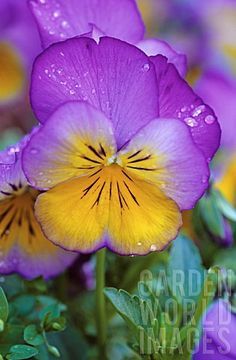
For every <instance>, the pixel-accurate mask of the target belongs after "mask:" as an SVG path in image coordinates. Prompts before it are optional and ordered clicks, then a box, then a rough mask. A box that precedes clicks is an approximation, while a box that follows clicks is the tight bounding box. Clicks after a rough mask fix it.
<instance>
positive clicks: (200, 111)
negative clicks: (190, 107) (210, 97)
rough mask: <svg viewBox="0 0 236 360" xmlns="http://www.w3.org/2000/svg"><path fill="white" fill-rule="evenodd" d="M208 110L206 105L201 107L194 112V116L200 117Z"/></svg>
mask: <svg viewBox="0 0 236 360" xmlns="http://www.w3.org/2000/svg"><path fill="white" fill-rule="evenodd" d="M205 110H206V106H205V105H199V106H198V107H197V108H196V109H195V110H194V111H193V112H192V116H194V117H196V116H198V115H200V114H201V113H202V112H203V111H205Z"/></svg>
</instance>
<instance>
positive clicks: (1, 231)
mask: <svg viewBox="0 0 236 360" xmlns="http://www.w3.org/2000/svg"><path fill="white" fill-rule="evenodd" d="M37 195H38V192H37V191H35V190H29V189H27V190H23V189H22V192H21V193H20V194H15V195H12V196H8V197H6V198H5V199H4V200H1V201H0V250H1V251H2V252H3V253H4V254H5V255H7V254H8V252H9V251H10V250H11V249H12V247H13V246H15V245H17V246H19V248H20V249H21V250H22V251H24V252H25V253H26V254H28V255H30V256H38V255H41V256H46V257H47V256H51V255H52V254H53V253H55V252H56V251H57V247H56V246H55V245H53V244H52V243H51V242H50V241H49V240H48V239H46V238H45V236H44V235H43V233H42V230H41V228H40V225H39V223H38V221H37V220H36V218H35V215H34V201H35V199H36V196H37Z"/></svg>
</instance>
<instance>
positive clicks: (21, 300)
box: [12, 295, 36, 316]
mask: <svg viewBox="0 0 236 360" xmlns="http://www.w3.org/2000/svg"><path fill="white" fill-rule="evenodd" d="M35 302H36V299H35V297H34V296H32V295H21V296H18V297H17V298H16V299H15V300H14V301H13V302H12V304H13V305H14V307H15V308H16V310H17V312H18V314H19V315H21V316H27V315H29V314H31V313H32V312H33V309H34V306H35Z"/></svg>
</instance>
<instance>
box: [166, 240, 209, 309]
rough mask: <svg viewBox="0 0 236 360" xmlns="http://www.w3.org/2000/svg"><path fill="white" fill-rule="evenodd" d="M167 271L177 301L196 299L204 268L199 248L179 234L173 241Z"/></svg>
mask: <svg viewBox="0 0 236 360" xmlns="http://www.w3.org/2000/svg"><path fill="white" fill-rule="evenodd" d="M167 271H168V283H169V286H170V288H171V290H172V293H173V295H174V296H175V297H176V298H177V299H178V301H179V302H182V301H183V299H193V300H195V301H196V300H197V298H198V297H199V295H200V292H201V288H202V285H201V284H202V283H203V278H204V268H203V266H202V260H201V256H200V253H199V250H198V248H197V247H196V246H195V245H194V243H193V241H192V240H190V239H188V238H187V237H186V236H184V235H179V236H178V238H177V239H176V240H175V241H174V242H173V245H172V247H171V251H170V260H169V264H168V268H167Z"/></svg>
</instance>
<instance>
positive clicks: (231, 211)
mask: <svg viewBox="0 0 236 360" xmlns="http://www.w3.org/2000/svg"><path fill="white" fill-rule="evenodd" d="M214 198H215V201H216V204H217V206H218V208H219V209H220V210H221V212H222V214H223V215H224V216H225V217H226V218H227V219H228V220H231V221H234V222H236V209H235V208H234V207H233V206H232V205H231V204H230V203H228V201H227V200H226V199H225V198H224V196H223V195H222V194H221V193H220V192H219V191H217V190H215V191H214Z"/></svg>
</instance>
